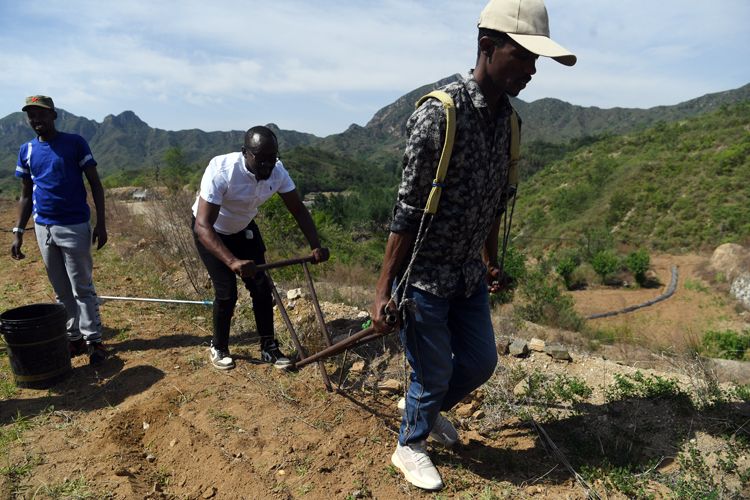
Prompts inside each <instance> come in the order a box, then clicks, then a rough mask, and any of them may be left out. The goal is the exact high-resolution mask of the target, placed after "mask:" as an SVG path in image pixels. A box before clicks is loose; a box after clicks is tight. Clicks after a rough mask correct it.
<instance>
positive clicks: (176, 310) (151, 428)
mask: <svg viewBox="0 0 750 500" xmlns="http://www.w3.org/2000/svg"><path fill="white" fill-rule="evenodd" d="M0 222H1V223H2V225H3V226H7V225H9V224H12V212H11V211H10V209H9V207H7V206H2V207H0ZM6 241H9V239H6ZM25 248H26V250H27V255H28V257H27V259H25V260H24V261H21V262H13V261H11V260H10V259H7V260H3V261H2V262H3V263H4V264H3V266H1V267H0V292H2V300H1V301H0V308H1V309H3V310H5V309H7V308H10V307H16V306H19V305H23V304H28V303H33V302H49V301H51V300H52V295H51V291H50V287H49V285H48V282H47V280H46V276H45V275H44V271H43V266H42V263H41V261H40V259H39V255H38V250H37V249H36V243H35V241H33V238H27V241H26V247H25ZM138 251H139V247H138V245H136V244H134V243H132V242H128V240H127V238H126V235H123V234H121V233H118V232H117V230H116V229H115V230H114V231H113V233H112V235H111V243H110V244H109V245H108V247H107V248H106V249H105V250H103V251H102V252H101V253H100V254H97V255H95V262H97V264H96V269H95V273H96V276H95V279H96V281H97V286H98V288H99V292H100V293H101V294H105V293H106V294H109V295H120V294H122V295H126V294H135V293H136V292H144V290H146V289H147V286H148V280H149V277H147V276H141V275H139V274H137V273H123V272H113V271H112V270H113V269H120V268H117V267H113V266H114V264H113V262H114V261H116V256H117V255H118V254H119V252H123V253H124V254H126V255H135V253H136V252H138ZM671 262H672V259H671V258H669V259H664V260H663V261H662V260H658V261H657V271H658V272H659V275H660V277H662V274H663V270H664V269H667V267H668V265H669V264H670V263H671ZM678 264H679V265H681V266H682V268H681V272H682V273H683V274H682V275H681V276H682V277H683V278H682V280H681V290H680V293H679V294H678V296H677V297H676V299H672V300H670V301H667V302H665V303H664V306H660V307H662V308H661V309H659V310H658V311H657V310H656V309H655V310H654V311H646V312H643V313H636V314H638V315H641V316H637V317H635V319H633V320H631V319H627V320H626V321H625V324H631V325H633V326H631V328H634V329H635V330H636V331H638V332H640V333H642V334H643V335H645V334H646V332H647V331H649V330H648V327H647V324H646V323H645V322H646V321H648V320H649V318H650V317H648V316H647V317H643V315H657V317H659V318H660V319H661V323H663V324H664V323H668V322H679V324H685V325H687V324H689V323H684V322H687V321H689V320H690V318H692V320H693V321H696V322H697V323H696V324H701V325H702V324H703V323H700V322H699V320H703V319H704V316H705V314H703V315H701V314H700V312H699V311H697V312H695V314H694V315H693V316H689V315H690V314H692V310H693V309H698V310H700V309H701V304H703V303H704V302H703V301H702V300H703V299H702V297H703V296H702V295H701V293H700V292H692V291H691V290H685V289H684V286H685V280H684V277H685V276H686V275H687V276H690V274H689V273H690V271H689V269H690V267H689V266H697V265H698V258H697V257H696V258H685V259H682V260H680V259H678ZM685 271H687V272H685ZM667 276H668V275H667ZM662 280H664V278H662ZM667 280H668V277H667ZM641 292H642V293H643V294H644V295H646V294H648V295H650V294H652V293H654V291H653V290H648V291H646V290H644V291H641ZM641 292H637V294H640V293H641ZM634 296H635V295H634ZM601 297H604V298H601ZM623 300H624V299H622V298H617V297H616V296H615V295H614V294H607V293H605V294H600V293H597V294H594V293H590V294H589V293H588V292H580V293H579V294H578V295H577V302H578V303H579V307H580V308H581V310H582V311H598V310H600V309H607V308H610V307H612V306H613V305H615V306H616V307H619V306H620V304H621V303H622V301H623ZM627 300H628V301H629V300H630V299H629V298H628V299H627ZM635 300H636V301H637V300H640V299H635ZM623 305H624V304H623ZM678 305H681V306H682V308H681V310H680V309H678V308H677V307H676V306H678ZM326 311H327V312H326V314H327V321H328V322H329V325H334V328H335V330H334V334H336V333H347V332H349V331H351V330H352V329H353V328H354V329H356V327H357V325H358V324H359V323H361V319H357V317H356V309H354V310H349V309H347V308H342V307H338V306H330V307H329V308H328V309H326ZM712 311H713V309H712ZM713 314H714V313H713V312H712V316H711V317H712V318H716V319H714V320H712V321H720V319H719V316H720V314H718V313H717V314H718V315H717V316H713ZM102 318H103V322H104V324H105V327H106V330H105V339H106V342H107V344H108V346H110V347H111V348H112V349H113V353H114V356H113V357H112V358H111V359H109V360H108V361H107V362H106V363H105V364H104V365H103V366H102V367H100V368H97V369H94V368H92V367H89V366H88V365H87V363H86V360H85V359H83V358H76V359H75V360H74V373H73V374H72V376H71V377H70V378H69V379H67V380H66V381H65V382H63V383H61V384H58V385H57V386H55V387H54V388H53V389H51V390H49V391H42V390H30V389H22V390H18V391H16V392H15V393H14V394H11V395H9V396H7V397H4V398H2V400H0V426H2V427H0V429H3V430H4V431H3V432H4V433H5V434H3V435H9V434H8V433H10V432H11V430H12V429H14V428H17V427H18V426H19V425H21V424H19V421H18V418H19V416H20V417H22V420H23V419H26V421H28V422H30V423H29V424H28V426H26V427H28V428H26V429H25V430H24V431H23V433H22V434H20V435H19V437H18V438H17V439H14V440H11V441H10V443H9V444H8V446H7V450H8V452H7V457H6V459H7V460H6V463H0V468H2V467H10V466H13V467H16V468H18V470H19V471H23V470H26V471H27V472H26V473H21V472H19V473H18V474H16V475H13V474H6V475H3V476H2V477H0V481H2V482H0V492H2V493H0V498H19V496H18V495H22V497H23V498H32V497H34V495H35V494H36V495H37V498H44V497H48V496H53V497H54V496H55V495H52V494H51V493H50V492H54V491H57V492H58V494H57V497H64V496H65V494H60V493H59V492H60V491H62V488H63V487H64V486H66V485H67V486H68V487H70V486H71V485H76V484H78V485H79V487H78V490H75V491H74V493H75V492H77V493H78V494H79V496H81V497H83V496H84V495H83V493H88V494H90V495H91V496H92V497H94V498H100V497H109V498H118V499H120V498H122V499H132V498H191V499H193V498H195V499H198V498H205V499H208V498H216V499H238V498H314V499H318V498H325V499H331V498H347V499H350V498H351V499H353V498H384V499H385V498H387V499H390V498H407V497H429V496H432V495H430V494H427V493H424V492H421V491H419V490H417V489H415V488H413V487H411V486H410V485H408V484H407V483H406V482H405V481H404V480H403V479H402V477H401V475H400V473H398V472H397V471H396V470H395V469H394V468H393V466H392V465H390V460H389V458H390V454H391V453H392V451H393V448H394V446H395V442H396V435H397V426H398V425H399V419H398V417H397V414H396V401H397V399H398V397H399V395H400V390H399V389H396V390H395V391H388V390H378V388H377V387H378V383H379V382H382V381H383V380H385V379H390V380H392V381H396V382H398V381H400V380H401V379H402V371H401V366H402V363H401V357H400V354H399V352H398V349H397V347H396V345H395V344H394V339H393V338H390V339H389V340H388V341H386V342H383V343H379V344H377V345H375V344H373V345H371V346H370V347H368V348H367V351H364V350H362V351H357V352H354V353H349V354H348V357H347V362H346V363H345V364H343V365H342V364H341V359H339V360H332V362H331V363H329V364H328V370H329V372H330V373H331V375H332V380H334V381H338V380H342V381H343V385H344V387H345V389H346V390H344V391H342V392H335V393H327V392H326V391H325V390H324V386H323V384H322V381H321V379H320V375H319V373H318V372H317V368H315V367H307V368H305V369H303V370H301V371H300V372H297V373H285V372H280V371H277V370H275V369H273V368H272V367H270V366H268V365H265V364H262V363H260V362H259V361H258V359H257V358H258V346H257V343H256V339H255V338H254V337H253V336H252V335H248V334H236V335H233V338H232V345H233V353H234V354H235V357H236V359H237V369H235V370H233V371H230V372H226V373H224V372H218V371H216V370H214V369H213V368H212V367H211V366H210V365H209V364H208V362H207V352H206V349H207V344H208V341H209V338H210V335H209V329H210V320H209V319H208V318H210V313H209V311H207V310H205V309H201V308H198V307H187V308H186V307H183V306H162V305H154V304H137V303H127V302H109V303H106V304H105V305H104V306H103V307H102ZM639 318H641V319H639ZM652 319H653V318H651V320H652ZM606 321H615V320H606ZM641 322H643V323H641ZM608 324H615V323H608ZM639 325H642V326H639ZM277 329H278V330H279V331H281V330H282V329H283V326H281V322H280V321H279V322H278V323H277ZM675 331H676V329H675V328H674V327H671V328H665V329H664V330H660V331H659V335H660V336H664V339H665V342H666V341H668V339H669V338H671V337H670V335H673V334H674V332H675ZM234 346H236V347H234ZM333 361H337V363H334V362H333ZM2 362H6V361H5V360H4V359H3V360H2ZM355 362H359V363H355ZM501 363H502V365H503V366H504V367H505V369H504V370H501V371H500V372H499V374H503V373H506V374H507V373H514V372H515V371H517V370H519V369H521V370H529V371H530V370H540V371H542V372H544V373H551V374H554V373H559V374H569V375H570V376H577V377H581V378H582V380H585V381H586V383H587V384H589V385H591V387H595V388H597V389H596V394H597V395H596V396H595V397H594V399H592V401H591V403H590V404H589V406H588V407H587V408H588V410H586V413H584V414H583V415H578V416H576V415H570V416H568V417H566V418H564V419H562V420H560V421H557V422H555V423H552V424H551V425H550V427H549V428H548V432H549V433H550V435H551V436H552V438H553V439H554V440H555V441H556V442H558V443H560V445H561V446H562V448H563V450H564V451H566V452H571V453H572V452H574V451H575V447H576V446H579V445H580V443H581V442H583V441H585V440H587V439H589V438H591V439H593V438H596V439H601V436H599V437H597V436H589V437H588V438H586V437H584V436H586V435H587V434H591V433H590V430H591V429H592V427H597V426H602V425H603V424H602V422H605V421H606V422H615V423H616V424H617V426H618V428H620V427H621V428H622V431H621V433H627V432H631V430H628V429H630V428H629V427H628V426H629V425H631V420H630V419H629V418H628V419H627V421H622V422H619V421H618V417H617V413H615V412H613V410H612V408H610V406H608V405H607V404H606V403H605V401H604V397H603V395H602V390H603V388H604V387H606V386H607V385H608V384H611V381H612V377H613V375H614V374H617V373H632V372H633V371H634V370H633V369H631V368H629V367H626V366H621V365H618V364H615V363H610V362H607V361H604V360H602V359H599V358H593V357H589V356H587V355H585V354H579V353H574V360H573V362H572V363H558V362H553V361H551V360H550V358H548V357H547V356H545V355H543V354H538V353H537V354H534V355H532V356H531V357H530V358H528V359H526V360H516V359H511V358H503V359H502V361H501ZM341 366H344V367H345V370H344V372H343V373H339V372H338V371H337V370H338V369H339V368H340V367H341ZM0 376H4V377H6V378H7V377H8V371H7V369H6V370H5V371H3V372H0ZM503 376H504V375H503ZM511 389H512V387H511ZM486 398H490V396H489V395H488V393H485V392H484V391H482V392H481V393H479V394H477V395H475V397H474V398H473V399H472V400H470V401H467V402H466V404H464V405H462V406H461V407H460V408H458V409H457V410H456V411H455V412H453V413H452V415H451V418H452V419H453V420H454V421H455V422H457V425H458V426H459V428H460V431H461V435H462V443H461V444H460V445H459V446H457V447H456V448H455V449H453V450H444V449H440V448H433V452H432V456H433V459H434V461H435V463H436V465H437V466H438V467H439V469H440V471H441V473H442V475H443V479H444V481H445V483H446V489H445V490H444V491H443V492H442V493H441V498H451V497H461V498H530V497H535V498H585V497H586V494H585V491H584V489H583V488H582V487H581V486H579V485H578V484H576V483H575V482H574V480H573V479H572V476H571V474H570V473H569V471H567V470H566V469H565V468H564V467H562V466H561V465H560V464H559V462H558V460H557V459H556V458H555V457H554V456H552V455H551V454H550V451H549V447H548V445H547V444H545V443H544V442H543V441H542V440H541V439H540V436H539V434H538V433H537V432H536V431H535V430H534V429H533V428H532V427H530V426H529V425H527V424H522V423H520V421H519V420H518V419H517V418H516V417H514V416H512V415H505V416H504V417H502V418H500V417H496V418H498V420H497V421H490V419H489V417H488V416H487V415H486V414H485V411H484V410H482V407H481V405H480V402H482V401H483V400H484V399H486ZM659 411H660V412H663V413H664V414H665V415H671V413H670V412H671V410H670V409H669V406H668V405H667V406H665V407H664V408H661V409H660V410H659ZM652 413H653V412H652ZM656 413H657V414H659V415H661V413H659V412H656ZM626 414H627V413H626ZM675 418H677V417H675ZM691 418H692V417H691ZM607 419H609V420H607ZM14 422H15V423H14ZM666 422H667V423H669V425H672V421H668V420H667V421H666ZM692 422H693V420H691V428H690V434H688V435H690V436H693V435H695V436H697V435H698V434H697V433H698V432H699V431H701V428H700V426H698V425H695V424H693V423H692ZM662 425H664V424H661V423H654V429H653V432H654V433H655V436H656V435H659V436H662V437H661V438H660V440H659V445H658V446H655V447H652V448H653V449H654V450H656V451H654V452H647V453H644V457H643V458H642V461H643V463H644V464H645V463H647V462H648V460H651V459H653V458H654V457H656V458H658V456H667V455H668V456H671V457H674V455H675V454H676V452H677V450H678V449H679V446H680V440H681V439H683V438H684V434H680V436H679V438H678V436H677V435H676V434H675V435H674V436H673V435H672V433H670V432H666V431H665V430H664V429H663V428H662V427H661V426H662ZM675 428H677V427H675ZM638 431H639V432H644V431H643V430H642V429H640V428H639V429H638ZM615 434H617V433H615ZM571 437H575V439H576V440H578V441H575V440H574V441H570V442H569V443H568V441H569V440H570V438H571ZM617 439H619V438H617ZM654 439H656V437H654ZM581 440H583V441H581ZM613 442H614V441H613ZM563 443H567V444H566V445H564V444H563ZM604 444H605V445H608V444H611V443H610V442H608V441H605V442H604ZM597 446H598V445H597ZM614 448H615V450H614V451H615V452H619V451H618V450H617V448H616V446H615V447H614ZM655 454H656V455H655ZM593 457H594V455H593V454H592V458H590V459H589V462H586V461H585V460H584V463H588V464H589V465H592V466H594V465H597V464H598V462H596V461H594V458H593ZM597 460H598V459H597ZM639 460H641V459H639ZM671 463H673V460H671V459H670V460H667V461H663V462H662V465H663V466H667V465H669V464H671ZM644 466H645V465H644ZM24 467H25V469H24ZM14 470H16V469H14ZM55 488H57V490H55ZM65 491H67V493H66V494H67V495H68V496H73V493H71V491H70V488H69V489H68V490H65ZM654 492H655V493H659V490H658V489H657V490H654V491H652V493H654ZM14 495H16V496H15V497H14Z"/></svg>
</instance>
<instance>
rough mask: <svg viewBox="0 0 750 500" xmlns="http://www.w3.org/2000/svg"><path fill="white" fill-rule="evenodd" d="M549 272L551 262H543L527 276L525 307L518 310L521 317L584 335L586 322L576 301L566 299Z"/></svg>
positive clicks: (523, 285) (523, 291) (524, 295)
mask: <svg viewBox="0 0 750 500" xmlns="http://www.w3.org/2000/svg"><path fill="white" fill-rule="evenodd" d="M549 271H550V269H549V262H548V261H545V260H541V261H540V262H539V265H538V266H537V267H536V268H535V269H534V270H533V271H531V272H529V273H528V274H527V275H526V278H525V279H524V281H523V283H522V284H521V288H520V292H521V295H522V297H523V299H524V303H523V304H522V305H520V306H519V307H518V312H519V314H520V315H521V317H522V318H523V319H525V320H527V321H531V322H532V323H541V324H544V325H548V326H553V327H557V328H564V329H566V330H574V331H580V330H581V329H582V328H583V325H584V319H583V318H582V317H581V316H580V315H579V314H578V313H577V312H576V311H575V309H574V308H573V299H572V297H570V296H569V295H565V294H564V293H563V292H562V291H561V290H560V287H559V285H558V282H557V281H556V280H554V279H551V278H550V272H549Z"/></svg>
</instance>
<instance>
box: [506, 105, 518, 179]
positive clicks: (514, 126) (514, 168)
mask: <svg viewBox="0 0 750 500" xmlns="http://www.w3.org/2000/svg"><path fill="white" fill-rule="evenodd" d="M520 157H521V127H520V125H519V123H518V114H516V110H515V109H513V108H510V165H509V169H510V170H509V172H508V186H513V187H514V188H515V189H518V159H519V158H520ZM514 192H515V190H514Z"/></svg>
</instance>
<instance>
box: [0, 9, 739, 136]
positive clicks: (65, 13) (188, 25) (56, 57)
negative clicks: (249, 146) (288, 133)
mask: <svg viewBox="0 0 750 500" xmlns="http://www.w3.org/2000/svg"><path fill="white" fill-rule="evenodd" d="M484 4H485V0H479V1H474V0H461V1H458V2H457V1H455V0H430V1H412V0H370V1H365V0H348V1H343V0H317V1H315V2H311V1H297V0H272V1H265V2H260V1H255V0H246V1H227V0H211V1H206V0H184V1H180V2H177V1H164V0H124V1H119V2H112V1H107V0H98V1H85V0H64V1H57V0H53V1H45V0H38V1H34V2H29V1H24V0H0V47H2V51H0V117H2V116H6V115H7V114H9V113H11V112H13V111H17V110H19V109H20V107H21V106H22V103H23V100H24V98H25V96H27V95H31V94H37V93H39V94H47V95H51V96H52V97H53V98H54V99H55V102H56V104H57V105H58V106H59V107H61V108H63V109H66V110H67V111H70V112H71V113H73V114H76V115H79V116H85V117H87V118H90V119H94V120H96V121H99V122H100V121H102V119H103V118H104V117H105V116H106V115H108V114H119V113H121V112H122V111H125V110H132V111H134V112H135V113H136V114H137V115H138V116H139V117H140V118H141V119H143V120H144V121H145V122H147V123H148V124H149V125H151V126H152V127H157V128H162V129H167V130H181V129H189V128H199V129H202V130H206V131H213V130H245V129H247V128H248V127H250V126H252V125H256V124H265V123H269V122H273V123H276V124H278V125H279V126H280V127H281V128H284V129H294V130H299V131H303V132H310V133H314V134H316V135H320V136H323V135H328V134H332V133H338V132H342V131H344V130H345V129H346V128H347V127H348V126H349V125H350V124H351V123H357V124H360V125H364V124H365V123H366V122H367V121H368V120H369V119H370V118H371V117H372V115H373V114H374V113H375V112H376V111H377V110H378V109H380V108H381V107H383V106H385V105H387V104H390V103H391V102H393V101H394V100H395V99H397V98H398V97H400V96H401V95H403V94H405V93H406V92H409V91H411V90H413V89H415V88H416V87H419V86H421V85H424V84H427V83H430V82H433V81H435V80H438V79H439V78H442V77H445V76H448V75H451V74H453V73H456V72H465V71H466V70H468V69H469V68H470V67H472V66H473V64H474V59H475V54H476V48H475V47H476V22H477V19H478V17H479V12H480V11H481V10H482V7H483V6H484ZM546 4H547V9H548V11H549V16H550V26H551V31H552V38H553V39H554V40H555V41H557V42H558V43H560V44H561V45H563V46H565V47H566V48H568V49H570V50H571V51H573V52H574V53H576V55H578V59H579V62H578V64H577V65H576V66H574V67H572V68H568V67H565V66H562V65H559V64H557V63H555V62H553V61H549V60H540V63H539V64H538V66H537V74H536V76H535V77H534V80H533V81H532V82H531V84H530V85H529V86H528V87H527V89H526V90H525V91H524V92H523V93H522V94H521V95H520V97H521V98H522V99H524V100H526V101H529V102H531V101H534V100H536V99H539V98H542V97H557V98H559V99H562V100H565V101H567V102H570V103H573V104H578V105H582V106H599V107H602V108H610V107H615V106H620V107H641V108H647V107H652V106H657V105H662V104H676V103H678V102H682V101H685V100H688V99H691V98H694V97H698V96H701V95H703V94H706V93H710V92H719V91H723V90H729V89H733V88H737V87H740V86H742V85H744V84H746V83H749V82H750V28H748V24H747V23H748V20H749V19H750V0H712V1H711V2H704V1H698V0H660V1H654V0H627V1H622V0H547V1H546Z"/></svg>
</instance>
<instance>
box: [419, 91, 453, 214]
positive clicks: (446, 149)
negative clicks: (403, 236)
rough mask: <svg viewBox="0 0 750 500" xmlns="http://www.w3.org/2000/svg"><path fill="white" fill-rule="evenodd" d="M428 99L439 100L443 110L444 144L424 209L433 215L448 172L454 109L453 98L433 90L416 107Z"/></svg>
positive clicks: (451, 148)
mask: <svg viewBox="0 0 750 500" xmlns="http://www.w3.org/2000/svg"><path fill="white" fill-rule="evenodd" d="M430 98H435V99H437V100H439V101H440V102H441V103H443V108H445V143H444V144H443V151H442V153H440V162H439V163H438V167H437V172H435V179H434V180H433V181H432V190H431V191H430V196H429V197H428V198H427V205H425V207H424V211H425V212H426V213H428V214H434V213H435V212H437V208H438V203H440V194H441V193H442V192H443V181H444V180H445V173H446V172H447V171H448V163H450V161H451V153H452V152H453V140H454V139H455V138H456V107H455V106H454V105H453V98H452V97H451V96H449V95H448V94H447V93H446V92H443V91H442V90H433V91H432V92H430V93H429V94H427V95H426V96H423V97H422V98H421V99H419V100H418V101H417V107H419V106H421V105H422V103H423V102H425V101H426V100H427V99H430Z"/></svg>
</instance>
